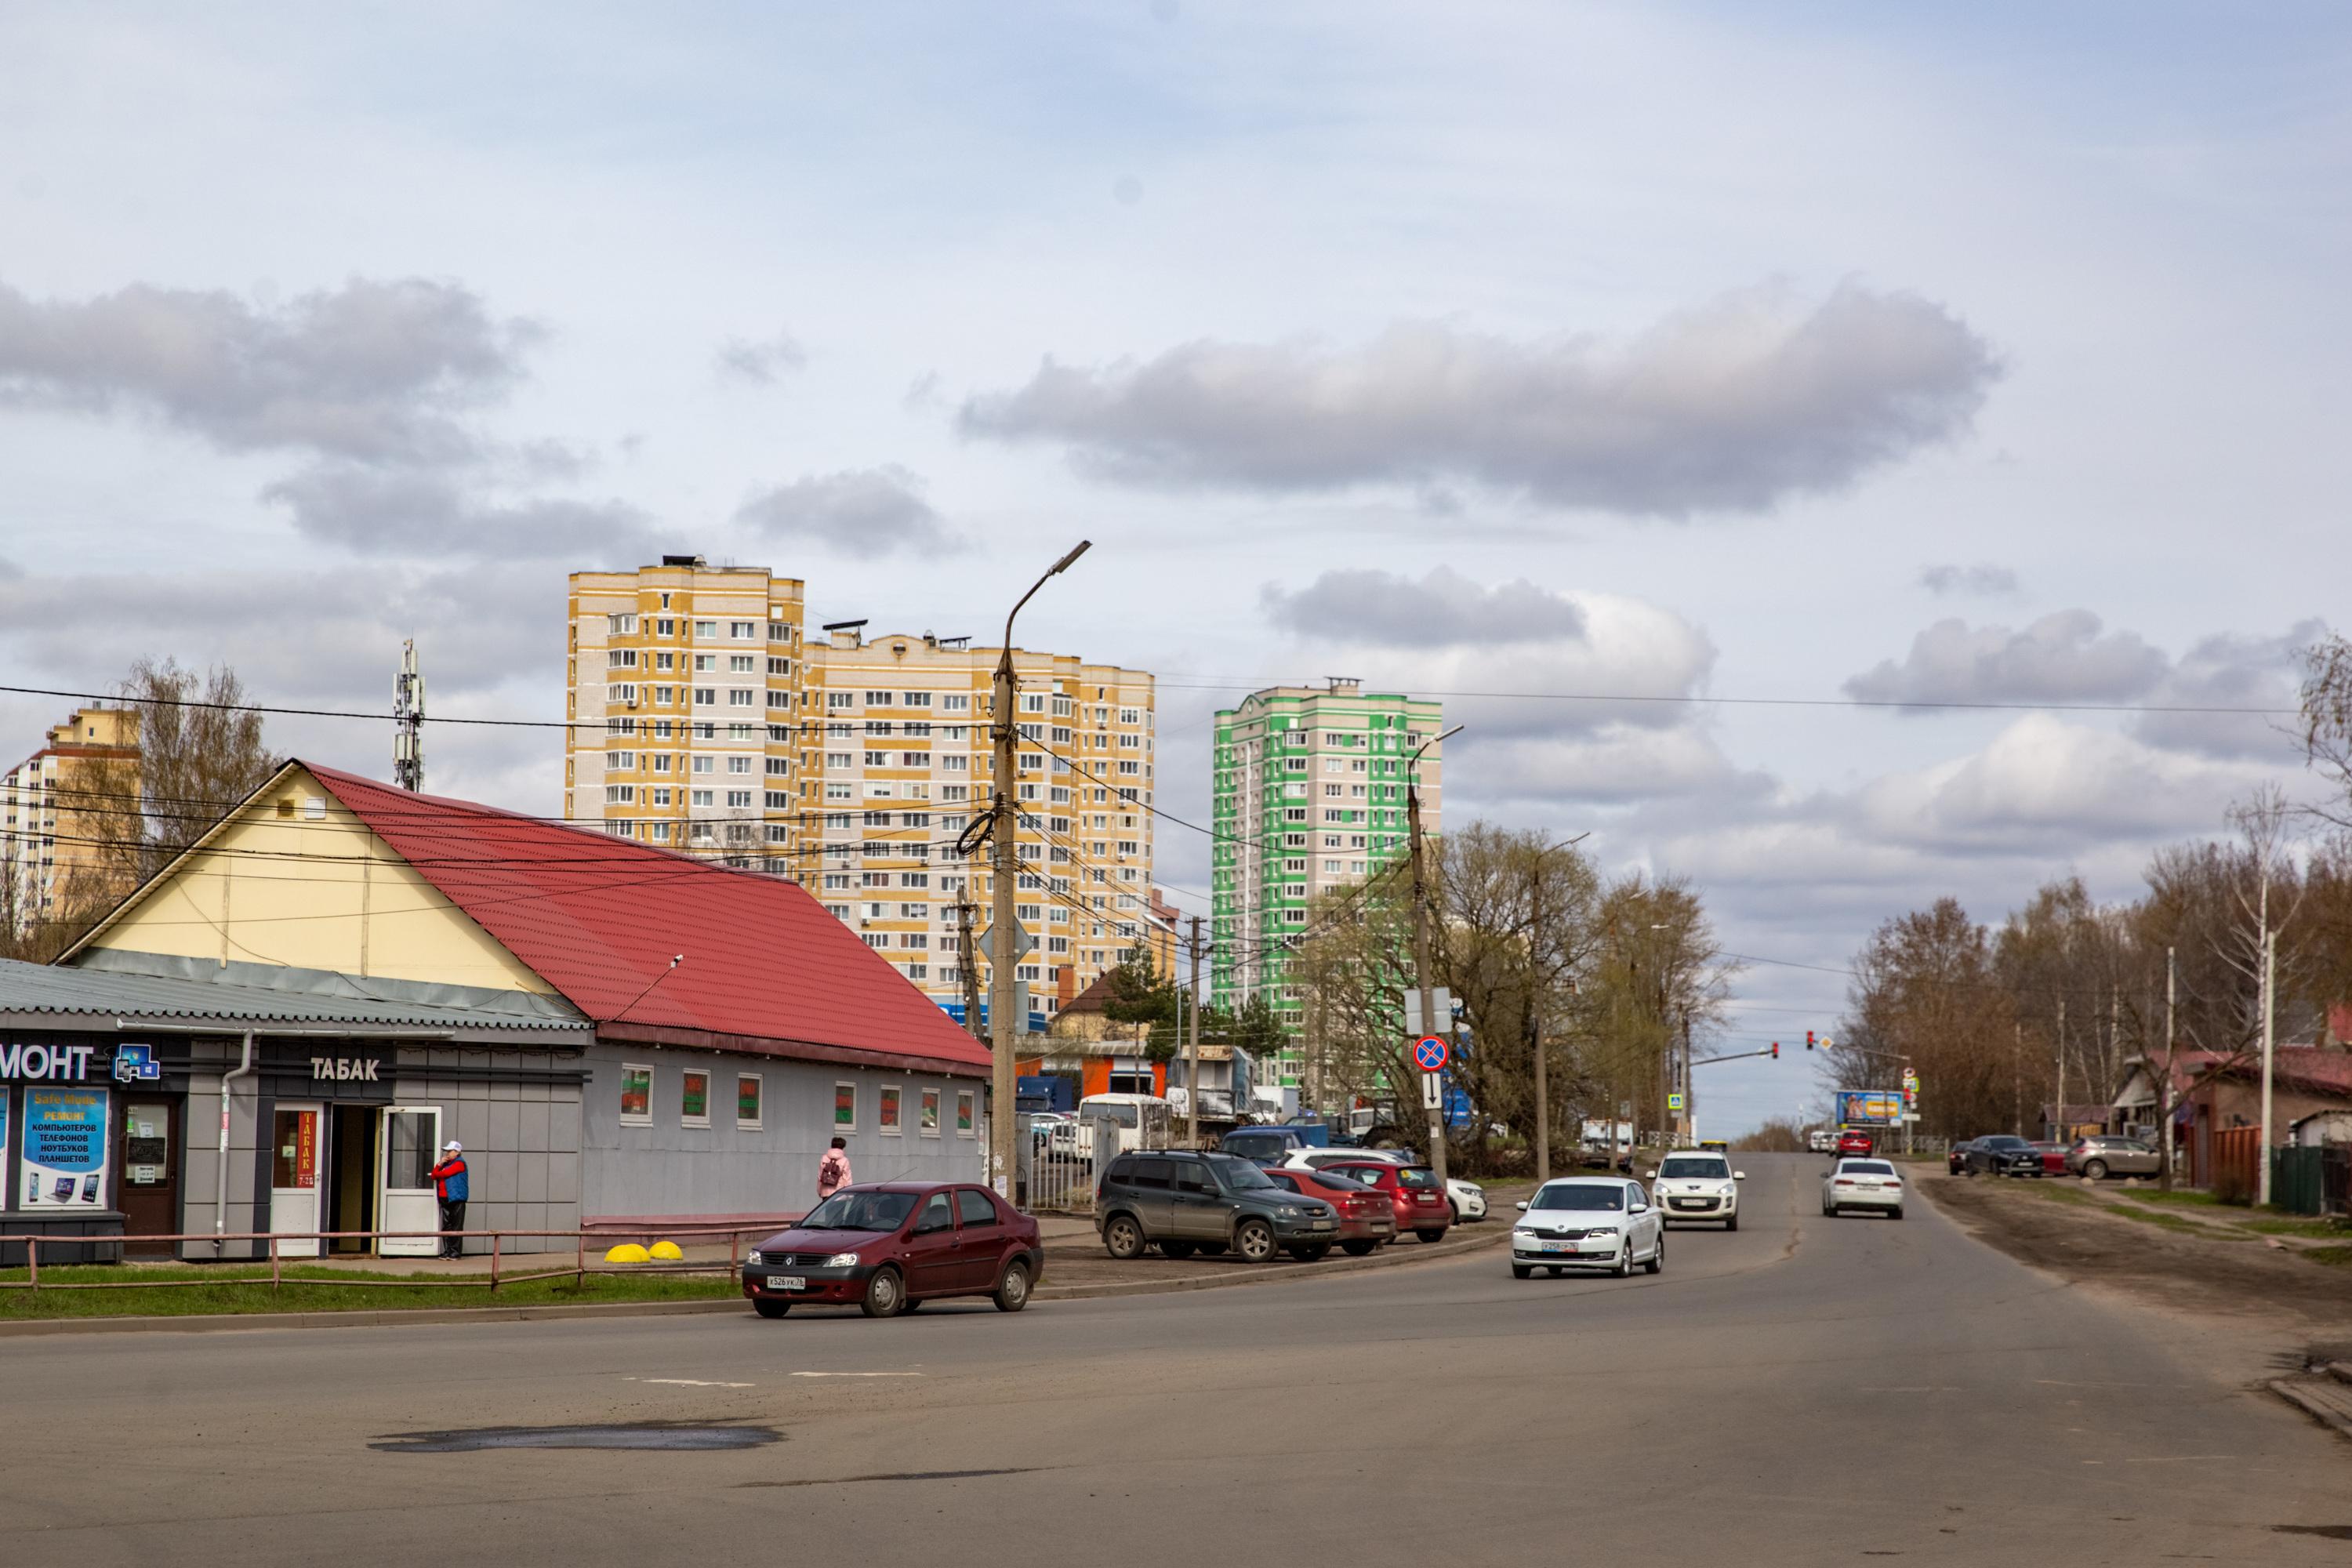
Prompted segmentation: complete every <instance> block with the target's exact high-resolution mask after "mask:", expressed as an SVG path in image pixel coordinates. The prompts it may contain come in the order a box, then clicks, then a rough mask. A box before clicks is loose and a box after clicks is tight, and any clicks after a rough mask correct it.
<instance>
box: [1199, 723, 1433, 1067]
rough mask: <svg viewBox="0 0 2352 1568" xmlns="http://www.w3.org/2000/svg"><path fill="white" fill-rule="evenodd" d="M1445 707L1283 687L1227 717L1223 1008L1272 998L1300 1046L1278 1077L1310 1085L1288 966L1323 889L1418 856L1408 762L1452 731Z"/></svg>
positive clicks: (1426, 822) (1219, 952) (1221, 880)
mask: <svg viewBox="0 0 2352 1568" xmlns="http://www.w3.org/2000/svg"><path fill="white" fill-rule="evenodd" d="M1440 711H1441V710H1440V705H1439V704H1438V703H1436V702H1434V701H1428V700H1416V699H1414V698H1411V697H1406V696H1402V695H1401V694H1398V693H1395V692H1386V691H1365V690H1363V689H1362V688H1361V683H1360V682H1359V681H1354V680H1346V679H1334V680H1332V681H1331V682H1330V683H1329V684H1328V686H1323V687H1305V686H1276V687H1271V688H1269V689H1266V690H1264V691H1259V692H1255V693H1253V694H1252V695H1250V696H1248V697H1246V698H1244V699H1243V700H1242V702H1241V704H1240V706H1238V707H1235V708H1228V709H1224V710H1221V711H1219V713H1218V714H1217V738H1216V745H1215V748H1214V750H1213V752H1211V765H1212V767H1213V769H1214V778H1213V795H1214V797H1215V803H1216V809H1215V816H1214V818H1213V821H1214V823H1215V826H1216V830H1217V835H1218V837H1217V842H1216V844H1215V847H1214V850H1213V853H1214V856H1215V866H1214V870H1213V877H1212V880H1211V889H1212V893H1213V913H1214V921H1215V931H1214V935H1215V945H1214V946H1213V948H1212V949H1211V950H1210V952H1211V955H1212V957H1211V974H1212V978H1213V991H1212V995H1213V999H1214V1001H1215V1003H1216V1005H1218V1006H1220V1007H1237V1006H1239V1005H1242V1004H1243V1003H1244V1002H1245V1001H1246V1000H1247V999H1248V998H1249V997H1250V996H1251V995H1252V994H1256V995H1260V996H1263V997H1264V998H1265V1001H1266V1003H1267V1004H1268V1005H1270V1006H1271V1007H1272V1008H1273V1009H1274V1011H1275V1015H1276V1017H1278V1018H1280V1019H1281V1021H1282V1024H1283V1027H1284V1029H1285V1031H1286V1034H1287V1035H1288V1036H1289V1043H1288V1044H1287V1045H1286V1047H1284V1050H1283V1053H1282V1057H1281V1059H1280V1060H1279V1061H1278V1062H1276V1063H1274V1064H1271V1065H1272V1068H1273V1070H1272V1071H1271V1072H1270V1073H1268V1075H1267V1078H1268V1080H1269V1081H1270V1082H1272V1083H1276V1084H1281V1085H1284V1086H1286V1087H1290V1088H1297V1087H1300V1086H1301V1084H1302V1082H1303V1080H1304V1078H1305V1076H1306V1063H1305V1059H1304V1056H1303V1053H1302V1052H1301V1050H1300V1048H1299V1039H1300V1034H1301V1031H1302V1029H1303V1028H1304V1026H1305V1024H1306V1017H1305V1014H1304V1011H1303V1008H1304V1004H1303V1002H1302V1000H1301V998H1300V995H1299V993H1298V990H1297V987H1296V986H1295V985H1293V984H1290V982H1289V980H1288V979H1287V977H1286V972H1285V958H1286V944H1287V943H1288V942H1290V941H1291V940H1292V939H1294V938H1297V937H1298V936H1301V935H1303V934H1305V933H1306V931H1307V919H1308V915H1307V910H1308V906H1309V905H1310V904H1311V903H1312V902H1313V901H1314V900H1316V899H1317V898H1318V896H1320V895H1322V894H1324V893H1328V892H1329V891H1331V890H1333V889H1338V888H1342V887H1346V886H1348V885H1349V884H1350V883H1357V882H1361V881H1363V880H1364V879H1366V878H1367V877H1370V876H1371V875H1373V874H1375V873H1377V872H1378V871H1380V870H1381V868H1382V867H1384V866H1386V865H1388V864H1389V863H1390V862H1391V861H1395V860H1401V859H1402V858H1404V857H1405V855H1406V852H1407V849H1408V845H1407V842H1406V827H1405V800H1404V795H1405V764H1406V763H1407V761H1408V759H1410V758H1411V757H1412V752H1413V750H1414V748H1416V747H1418V746H1419V745H1420V744H1421V743H1422V742H1423V741H1426V740H1429V739H1430V738H1431V737H1433V736H1434V735H1436V734H1437V733H1438V732H1439V731H1441V730H1442V729H1443V728H1444V725H1443V724H1442V723H1441V721H1440ZM1441 750H1442V748H1441V747H1438V746H1434V745H1433V746H1431V747H1430V749H1429V751H1428V752H1426V753H1425V754H1424V755H1423V757H1422V759H1421V766H1420V769H1419V774H1420V791H1421V823H1422V831H1423V832H1424V833H1434V832H1436V831H1437V825H1438V802H1439V796H1440V789H1439V772H1440V768H1439V756H1438V753H1439V752H1440V751H1441Z"/></svg>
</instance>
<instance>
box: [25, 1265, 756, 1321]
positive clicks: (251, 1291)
mask: <svg viewBox="0 0 2352 1568" xmlns="http://www.w3.org/2000/svg"><path fill="white" fill-rule="evenodd" d="M25 1278H26V1275H25V1271H24V1270H23V1269H21V1268H13V1269H7V1270H0V1284H8V1283H15V1284H22V1283H23V1282H24V1280H25ZM285 1278H286V1280H287V1285H286V1288H285V1289H277V1290H273V1289H270V1285H269V1275H268V1271H267V1270H266V1269H264V1270H262V1271H261V1272H259V1273H258V1274H256V1273H255V1272H254V1271H253V1270H251V1269H250V1268H244V1267H241V1266H237V1265H230V1266H228V1267H226V1268H185V1267H179V1266H167V1267H160V1268H158V1267H149V1266H131V1267H123V1266H116V1265H106V1264H89V1265H76V1266H66V1267H58V1268H43V1269H42V1270H41V1284H42V1286H43V1289H39V1290H31V1289H0V1320H7V1321H13V1320H16V1319H24V1318H115V1317H201V1316H211V1315H216V1314H230V1315H235V1314H242V1313H248V1312H360V1311H370V1312H374V1311H401V1310H415V1309H417V1308H423V1307H539V1306H554V1305H575V1304H587V1303H591V1302H619V1301H695V1300H715V1299H719V1298H723V1297H728V1296H733V1295H737V1294H739V1293H740V1292H739V1288H738V1287H737V1285H736V1284H735V1281H734V1280H732V1279H728V1278H727V1277H725V1276H724V1275H717V1274H705V1275H694V1274H598V1273H594V1272H593V1271H592V1272H591V1273H590V1274H589V1276H588V1278H587V1279H585V1280H584V1281H582V1282H580V1283H578V1284H576V1285H575V1283H574V1282H573V1279H572V1274H571V1272H570V1271H569V1270H566V1271H565V1272H563V1273H562V1274H561V1275H557V1276H554V1277H551V1278H547V1279H530V1280H521V1281H513V1282H509V1281H508V1280H506V1279H501V1280H500V1281H499V1289H498V1290H497V1292H496V1293H495V1294H493V1293H492V1291H491V1290H490V1289H489V1277H488V1275H482V1276H480V1277H478V1278H462V1277H450V1276H425V1275H408V1274H390V1273H367V1272H361V1271H357V1270H352V1269H341V1268H304V1267H302V1266H299V1265H294V1264H289V1265H288V1266H287V1267H286V1268H285ZM52 1284H91V1285H104V1286H108V1287H110V1289H100V1290H52V1289H47V1287H48V1286H50V1285H52ZM420 1285H431V1286H455V1287H470V1289H463V1288H460V1289H416V1287H418V1286H420ZM117 1287H119V1288H117Z"/></svg>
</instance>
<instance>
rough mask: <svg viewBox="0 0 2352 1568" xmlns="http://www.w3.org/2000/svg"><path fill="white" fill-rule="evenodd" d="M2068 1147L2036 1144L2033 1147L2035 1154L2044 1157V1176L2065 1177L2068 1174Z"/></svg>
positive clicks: (2053, 1144)
mask: <svg viewBox="0 0 2352 1568" xmlns="http://www.w3.org/2000/svg"><path fill="white" fill-rule="evenodd" d="M2066 1147H2067V1146H2066V1145H2065V1144H2063V1143H2036V1144H2035V1145H2034V1146H2033V1152H2035V1153H2037V1154H2039V1155H2041V1156H2042V1174H2043V1175H2045V1176H2063V1175H2064V1174H2065V1173H2066Z"/></svg>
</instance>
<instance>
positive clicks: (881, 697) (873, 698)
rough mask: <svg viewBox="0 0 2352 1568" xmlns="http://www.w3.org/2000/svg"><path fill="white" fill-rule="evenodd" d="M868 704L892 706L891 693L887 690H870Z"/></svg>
mask: <svg viewBox="0 0 2352 1568" xmlns="http://www.w3.org/2000/svg"><path fill="white" fill-rule="evenodd" d="M866 706H867V707H868V708H887V707H889V706H890V694H889V693H888V692H887V691H869V692H867V693H866Z"/></svg>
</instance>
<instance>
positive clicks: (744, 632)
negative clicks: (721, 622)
mask: <svg viewBox="0 0 2352 1568" xmlns="http://www.w3.org/2000/svg"><path fill="white" fill-rule="evenodd" d="M727 635H728V636H729V637H758V636H759V635H760V623H759V622H757V621H730V622H728V623H727Z"/></svg>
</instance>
